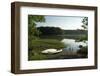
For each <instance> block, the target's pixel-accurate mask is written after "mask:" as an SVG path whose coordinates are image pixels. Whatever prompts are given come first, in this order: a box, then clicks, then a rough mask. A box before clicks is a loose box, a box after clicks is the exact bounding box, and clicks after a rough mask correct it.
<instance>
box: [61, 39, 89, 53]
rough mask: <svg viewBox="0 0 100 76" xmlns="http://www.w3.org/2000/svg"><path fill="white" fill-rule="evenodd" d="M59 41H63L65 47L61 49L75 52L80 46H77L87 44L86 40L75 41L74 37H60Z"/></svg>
mask: <svg viewBox="0 0 100 76" xmlns="http://www.w3.org/2000/svg"><path fill="white" fill-rule="evenodd" d="M61 42H63V43H64V44H65V46H66V48H64V49H63V50H65V51H70V52H74V53H75V52H77V51H78V50H79V49H80V48H79V46H80V45H82V46H87V41H86V42H83V41H81V42H76V40H75V39H67V38H65V39H62V40H61Z"/></svg>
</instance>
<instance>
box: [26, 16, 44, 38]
mask: <svg viewBox="0 0 100 76" xmlns="http://www.w3.org/2000/svg"><path fill="white" fill-rule="evenodd" d="M37 22H45V18H44V16H41V15H29V16H28V36H29V38H31V39H35V38H36V37H37V36H39V34H40V31H38V30H37V28H36V23H37Z"/></svg>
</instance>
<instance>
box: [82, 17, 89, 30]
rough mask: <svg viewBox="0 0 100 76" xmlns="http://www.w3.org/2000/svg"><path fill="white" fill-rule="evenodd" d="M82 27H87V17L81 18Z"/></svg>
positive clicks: (85, 28)
mask: <svg viewBox="0 0 100 76" xmlns="http://www.w3.org/2000/svg"><path fill="white" fill-rule="evenodd" d="M82 23H83V25H82V27H83V29H84V30H87V29H88V17H84V18H83V20H82Z"/></svg>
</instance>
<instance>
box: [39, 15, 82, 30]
mask: <svg viewBox="0 0 100 76" xmlns="http://www.w3.org/2000/svg"><path fill="white" fill-rule="evenodd" d="M82 19H83V17H77V16H45V20H46V21H45V22H38V23H37V27H40V26H44V27H45V26H49V27H60V28H61V29H65V30H76V29H82V27H81V25H82Z"/></svg>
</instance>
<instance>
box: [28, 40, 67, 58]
mask: <svg viewBox="0 0 100 76" xmlns="http://www.w3.org/2000/svg"><path fill="white" fill-rule="evenodd" d="M64 47H65V45H64V44H63V43H61V42H60V41H59V40H56V39H35V40H32V42H29V46H28V48H29V53H28V54H29V57H28V59H29V60H43V59H47V56H46V55H43V54H41V51H43V50H45V49H50V48H54V49H61V48H64Z"/></svg>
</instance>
